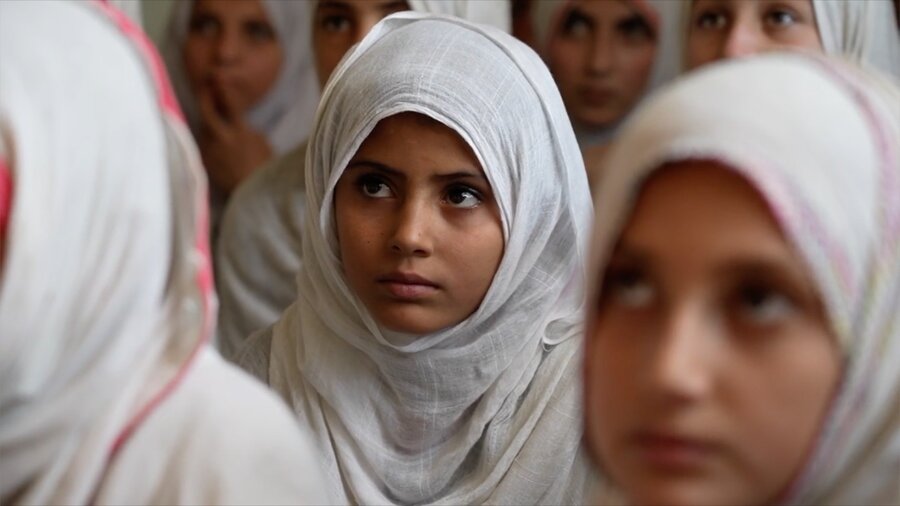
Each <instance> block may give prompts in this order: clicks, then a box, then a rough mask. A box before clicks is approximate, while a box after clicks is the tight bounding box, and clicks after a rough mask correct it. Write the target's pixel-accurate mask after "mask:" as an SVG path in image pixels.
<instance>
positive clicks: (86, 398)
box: [0, 2, 215, 504]
mask: <svg viewBox="0 0 900 506" xmlns="http://www.w3.org/2000/svg"><path fill="white" fill-rule="evenodd" d="M51 7H52V8H51ZM60 37H64V38H65V40H69V41H73V42H72V43H71V44H68V45H66V44H60V42H59V40H60ZM74 41H77V43H75V42H74ZM85 48H89V50H87V51H86V50H85ZM0 160H5V162H6V165H8V176H9V177H8V180H9V181H11V184H10V185H9V186H8V187H7V186H4V185H3V184H2V183H0V208H2V207H3V204H4V203H9V202H10V198H9V195H10V193H14V195H15V198H14V199H13V200H12V201H11V206H10V208H9V215H8V225H7V229H6V232H5V236H4V237H3V239H2V241H3V244H4V248H5V255H4V257H5V258H4V259H3V262H4V264H3V266H2V267H3V271H2V278H0V336H2V337H0V454H2V455H3V459H2V460H0V502H2V503H8V502H23V503H45V504H46V503H48V504H61V503H86V502H89V501H90V500H91V498H92V494H93V493H94V489H95V487H96V486H97V483H98V480H100V478H101V477H102V475H103V472H104V470H105V469H106V467H107V465H108V463H109V462H110V460H111V459H112V458H113V456H114V455H115V452H116V451H117V449H118V448H119V447H120V446H121V445H122V444H123V443H124V442H125V441H126V440H127V439H128V437H129V435H130V434H131V432H132V431H133V430H134V429H135V428H136V427H138V426H139V425H140V424H141V423H142V421H143V420H144V419H145V418H146V417H147V416H149V414H150V413H151V412H152V411H153V409H154V408H155V407H156V406H157V405H158V404H159V403H160V402H161V401H162V400H163V399H164V398H165V397H166V396H167V395H168V394H169V393H170V392H171V391H172V390H174V389H175V388H176V386H177V385H178V383H179V381H180V379H181V378H182V377H183V376H184V374H185V372H186V371H187V369H188V367H189V365H190V364H191V361H192V358H193V357H194V356H195V355H196V354H197V352H198V351H199V350H201V349H202V348H203V347H204V345H205V343H206V341H207V340H208V336H209V334H210V331H211V324H212V316H213V314H214V311H215V300H214V298H213V292H212V276H211V271H210V262H209V254H208V251H209V248H208V245H207V242H206V237H207V231H206V207H205V204H204V203H205V200H206V199H205V180H204V176H203V172H202V169H201V165H200V161H199V155H198V153H197V152H196V148H195V147H194V146H193V144H192V143H191V141H190V135H189V133H188V130H187V127H186V125H185V124H184V121H183V119H182V117H181V114H180V112H179V110H178V106H177V103H176V102H175V100H174V95H173V94H172V93H171V89H170V87H169V85H168V81H167V78H166V75H165V72H164V70H163V67H162V65H161V64H160V60H159V58H158V56H157V55H156V53H155V51H154V50H153V49H152V46H151V45H150V44H149V42H148V41H147V39H146V38H145V37H144V35H143V34H142V33H141V32H140V30H139V29H138V28H136V27H135V26H134V25H132V24H131V22H130V21H129V20H128V18H126V17H125V16H124V15H122V14H121V13H119V12H118V11H115V10H113V9H112V8H111V7H109V6H108V5H106V4H103V3H100V2H96V3H95V2H90V3H87V2H58V3H56V4H53V5H50V4H48V3H47V2H37V3H35V2H2V3H0ZM3 173H7V171H0V174H3ZM2 180H4V178H3V177H2V176H0V181H2ZM0 214H4V213H0Z"/></svg>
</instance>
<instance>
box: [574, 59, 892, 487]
mask: <svg viewBox="0 0 900 506" xmlns="http://www.w3.org/2000/svg"><path fill="white" fill-rule="evenodd" d="M898 111H900V90H898V88H897V86H896V85H895V84H894V83H893V82H891V81H890V79H889V78H887V77H884V76H881V75H875V74H874V73H868V72H867V71H863V70H861V69H859V68H858V67H856V66H854V65H852V64H850V63H848V62H845V61H842V60H837V59H835V58H831V59H828V58H826V57H823V56H815V55H806V54H802V53H796V54H788V53H784V54H768V55H757V56H755V57H750V58H746V59H741V60H733V61H729V62H724V63H719V64H716V65H711V66H710V67H708V68H704V69H701V70H699V71H697V72H696V73H694V74H692V75H691V76H689V77H687V78H685V79H684V80H683V81H681V82H679V83H677V84H675V85H673V86H672V87H671V88H669V89H667V90H665V91H663V92H661V93H660V94H659V95H657V96H656V97H654V98H653V99H651V100H650V101H649V102H648V103H647V104H646V105H645V106H644V107H642V108H641V110H639V111H637V112H636V113H635V116H634V118H633V120H632V121H631V122H630V123H629V124H627V125H626V126H625V127H624V128H623V130H622V133H621V136H620V137H619V139H618V140H617V143H616V145H615V146H614V147H613V148H612V150H611V151H610V153H609V159H608V164H607V166H606V167H607V168H606V172H605V173H604V177H603V179H602V180H601V181H600V184H599V186H598V192H597V194H596V195H595V199H594V200H595V202H597V209H596V211H597V214H596V217H597V218H596V224H595V235H594V255H593V257H594V261H593V267H592V269H591V271H590V272H591V274H590V277H589V279H591V280H596V279H597V273H598V272H601V271H602V269H603V266H604V264H605V262H607V261H608V257H609V255H610V252H611V248H612V247H613V245H614V243H615V241H616V238H617V237H618V235H619V234H620V232H621V227H622V226H623V223H624V222H625V221H626V219H627V216H628V215H629V213H630V212H631V210H632V206H633V205H634V202H635V198H636V195H637V194H638V193H639V191H640V187H641V185H642V183H643V182H644V181H645V180H646V179H647V178H648V177H649V175H650V174H652V173H653V172H654V171H656V170H658V169H660V168H661V167H662V166H663V165H665V164H667V163H674V162H679V161H683V160H687V159H703V160H714V161H719V162H721V163H722V164H723V166H725V167H727V168H728V169H730V170H734V171H735V172H737V173H739V174H741V175H742V176H743V177H745V178H746V179H747V180H748V181H749V182H750V183H751V184H753V185H754V186H755V187H756V189H757V190H758V191H759V193H760V194H761V195H762V196H763V198H764V199H765V200H766V201H767V203H768V205H769V207H770V208H771V210H772V213H773V215H774V216H775V217H776V219H777V220H778V221H779V223H780V225H781V227H782V230H783V232H784V234H785V236H786V237H787V238H788V241H789V242H790V243H792V244H793V246H794V247H795V248H796V250H797V252H798V254H799V255H800V257H801V258H802V259H803V260H804V261H805V262H806V264H807V265H808V267H809V270H810V272H811V273H812V276H813V280H814V282H815V284H816V287H817V288H818V291H819V295H820V297H821V299H822V302H823V304H824V307H825V309H826V313H827V317H828V321H829V323H830V324H831V328H832V330H833V334H834V335H835V336H836V337H837V339H838V344H839V346H840V348H841V350H842V355H843V369H842V381H841V384H840V386H839V388H838V391H837V392H836V393H835V397H834V400H833V402H832V405H831V406H830V407H829V411H828V413H827V415H826V416H825V418H824V419H823V420H822V425H821V427H820V433H819V434H818V437H817V440H816V442H815V444H814V447H813V448H812V449H811V455H810V457H809V458H808V460H807V462H806V464H805V465H804V468H803V469H801V470H800V472H799V475H798V477H797V478H796V480H795V481H794V483H793V484H792V486H791V487H790V489H789V490H787V491H786V494H785V496H784V497H783V500H784V502H785V503H787V504H896V503H898V502H900V489H898V487H897V483H898V479H900V198H898V196H900V114H898ZM597 289H598V287H595V288H594V291H596V290H597ZM785 423H790V421H789V420H785ZM612 495H613V496H614V495H615V494H614V493H613V494H612ZM603 502H615V501H614V500H611V499H610V498H609V497H607V498H604V499H603Z"/></svg>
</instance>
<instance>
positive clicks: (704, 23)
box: [694, 11, 728, 30]
mask: <svg viewBox="0 0 900 506" xmlns="http://www.w3.org/2000/svg"><path fill="white" fill-rule="evenodd" d="M727 23H728V19H727V18H726V17H725V14H724V13H722V12H717V11H701V12H700V13H699V14H697V15H696V16H695V17H694V26H695V27H697V28H700V29H703V30H721V29H722V28H725V25H726V24H727Z"/></svg>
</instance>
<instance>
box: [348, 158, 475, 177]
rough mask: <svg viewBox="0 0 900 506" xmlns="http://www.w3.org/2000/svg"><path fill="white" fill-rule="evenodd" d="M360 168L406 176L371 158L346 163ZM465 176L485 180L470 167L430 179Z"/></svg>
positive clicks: (395, 175)
mask: <svg viewBox="0 0 900 506" xmlns="http://www.w3.org/2000/svg"><path fill="white" fill-rule="evenodd" d="M360 168H368V169H374V170H377V171H378V172H383V173H385V174H388V175H390V176H393V177H397V178H403V179H405V178H406V174H404V173H403V172H401V171H399V170H397V169H395V168H393V167H391V166H389V165H385V164H383V163H380V162H376V161H372V160H365V159H362V160H354V161H351V162H350V164H349V165H347V170H348V171H349V170H354V169H360ZM465 178H477V179H483V180H487V177H485V175H484V174H483V173H482V172H481V171H477V172H476V171H475V170H471V169H459V170H456V171H453V172H449V173H447V174H435V175H434V176H433V177H432V179H435V180H439V181H447V180H453V179H465Z"/></svg>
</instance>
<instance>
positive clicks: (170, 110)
mask: <svg viewBox="0 0 900 506" xmlns="http://www.w3.org/2000/svg"><path fill="white" fill-rule="evenodd" d="M93 5H95V6H96V7H97V8H98V10H99V11H100V12H102V13H103V14H105V15H106V16H107V17H108V18H109V19H110V20H111V21H113V22H114V23H115V24H116V26H117V27H118V28H119V29H120V30H121V32H122V34H123V35H124V36H125V37H126V38H127V39H128V40H129V41H131V42H132V43H133V44H134V45H135V47H136V48H137V49H138V51H139V56H140V57H141V59H142V60H143V61H144V62H145V64H146V65H147V67H148V68H149V70H150V73H151V77H152V78H153V81H154V84H155V85H156V89H157V99H158V101H159V105H160V107H161V108H162V111H163V114H164V115H165V116H166V117H167V118H166V119H167V121H172V122H174V123H176V124H179V125H186V122H185V119H184V114H183V113H182V112H181V108H180V106H179V105H178V101H177V100H176V98H175V93H174V91H173V89H172V85H171V82H170V81H169V77H168V74H167V73H166V70H165V67H164V65H163V63H162V59H161V58H160V56H159V53H158V52H157V51H156V48H155V47H154V46H153V44H152V43H151V42H150V40H149V39H148V38H147V36H146V34H144V32H143V31H142V30H141V29H140V28H139V27H137V26H136V25H135V24H134V23H133V22H132V21H131V20H130V19H129V18H128V17H127V16H125V14H123V13H122V12H120V11H119V10H117V9H116V8H114V7H113V6H111V5H110V4H109V3H107V1H106V0H94V1H93ZM166 128H172V126H171V125H167V126H166ZM201 193H202V192H201ZM195 202H197V203H198V204H197V205H198V207H199V209H197V216H198V220H197V235H196V242H195V248H196V251H198V252H199V253H200V257H201V265H200V266H198V272H197V279H196V281H197V288H198V289H199V291H200V301H201V305H202V311H203V313H202V314H203V323H202V325H201V329H200V338H199V339H198V341H197V345H196V346H195V347H194V349H193V350H192V351H191V353H190V355H189V356H188V358H187V359H186V360H185V362H184V364H182V366H181V368H180V369H179V370H178V372H177V373H176V374H175V376H174V377H173V378H172V379H171V380H170V381H169V382H168V383H167V384H166V385H165V386H163V388H162V389H161V390H160V391H159V392H157V393H156V395H154V396H153V397H152V398H151V399H150V400H149V401H148V402H147V404H145V405H144V406H143V407H142V408H141V409H140V410H138V412H137V413H136V414H135V416H134V417H132V419H131V420H130V421H129V422H128V423H127V424H126V425H125V427H124V428H123V429H122V431H121V432H120V433H119V435H118V436H117V437H116V438H115V440H114V442H113V444H112V447H111V449H110V452H109V456H108V459H107V462H112V460H113V459H114V458H115V456H116V455H117V454H118V452H119V450H120V449H121V448H122V446H124V445H125V443H127V442H128V440H129V438H130V437H131V435H132V434H133V433H134V432H135V430H137V428H138V427H139V426H140V425H141V424H142V423H143V422H144V420H146V419H147V417H149V416H150V414H151V413H153V411H154V410H155V409H156V408H157V407H158V406H159V405H160V404H161V403H162V402H163V401H165V400H166V399H167V398H168V397H169V396H170V395H171V394H172V393H173V392H174V391H175V390H176V389H177V388H178V387H179V386H180V385H181V383H182V381H183V380H184V378H185V376H187V373H188V371H189V370H190V368H191V366H192V365H193V364H194V362H195V361H196V359H197V357H198V356H199V354H200V352H201V350H203V348H204V346H205V345H206V344H207V342H208V340H209V338H210V334H211V333H212V325H213V304H212V294H213V291H214V289H215V288H214V282H213V275H212V263H211V261H210V258H211V256H210V248H209V240H208V238H207V236H208V226H209V218H208V216H209V212H208V210H207V208H206V207H205V206H204V205H203V203H204V202H206V195H205V194H198V195H197V196H196V199H195Z"/></svg>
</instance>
